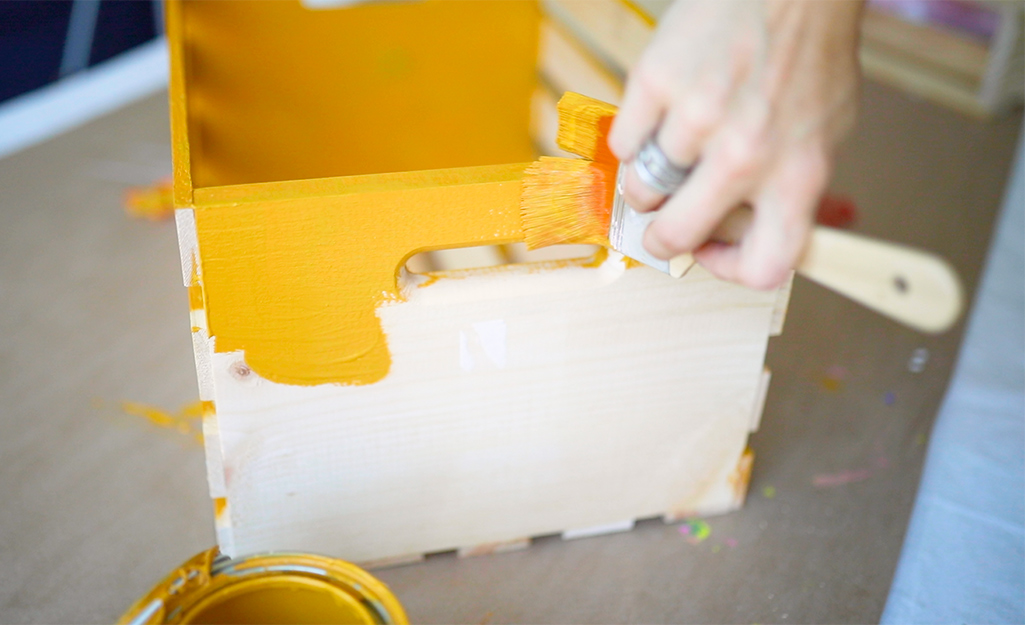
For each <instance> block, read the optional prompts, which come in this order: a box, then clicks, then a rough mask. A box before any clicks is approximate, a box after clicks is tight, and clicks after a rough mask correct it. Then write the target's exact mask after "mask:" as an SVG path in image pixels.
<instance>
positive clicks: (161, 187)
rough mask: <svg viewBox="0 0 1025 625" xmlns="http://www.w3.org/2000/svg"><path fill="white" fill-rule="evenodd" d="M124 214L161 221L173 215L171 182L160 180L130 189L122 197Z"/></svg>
mask: <svg viewBox="0 0 1025 625" xmlns="http://www.w3.org/2000/svg"><path fill="white" fill-rule="evenodd" d="M123 204H124V208H125V212H126V213H128V214H129V215H130V216H132V217H137V218H142V219H149V220H150V221H162V220H164V219H169V218H170V217H171V216H173V215H174V203H173V201H172V198H171V181H170V180H161V181H160V182H155V183H153V184H151V185H146V186H142V187H131V188H129V189H128V190H127V191H125V195H124V202H123Z"/></svg>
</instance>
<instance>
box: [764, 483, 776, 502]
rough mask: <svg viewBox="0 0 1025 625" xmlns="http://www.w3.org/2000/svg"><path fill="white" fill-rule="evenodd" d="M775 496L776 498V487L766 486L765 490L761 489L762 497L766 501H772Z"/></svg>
mask: <svg viewBox="0 0 1025 625" xmlns="http://www.w3.org/2000/svg"><path fill="white" fill-rule="evenodd" d="M775 496H776V487H775V486H766V487H765V488H763V489H762V497H765V498H766V499H772V498H773V497H775Z"/></svg>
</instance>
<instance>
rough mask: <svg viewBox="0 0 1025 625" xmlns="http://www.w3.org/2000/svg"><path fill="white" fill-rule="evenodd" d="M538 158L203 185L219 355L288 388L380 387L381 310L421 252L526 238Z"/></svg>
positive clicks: (384, 357)
mask: <svg viewBox="0 0 1025 625" xmlns="http://www.w3.org/2000/svg"><path fill="white" fill-rule="evenodd" d="M526 167H527V164H526V163H523V164H516V165H496V166H486V167H468V168H459V169H450V170H434V171H425V172H408V173H402V174H378V175H368V176H351V177H344V178H331V179H321V180H308V181H299V182H286V183H268V184H255V185H242V186H238V187H225V188H219V189H197V190H196V191H195V199H196V204H197V205H196V210H195V215H196V231H197V234H198V238H199V245H200V251H201V254H200V255H201V258H202V272H201V282H202V289H203V297H204V300H205V304H206V306H205V308H206V313H207V324H208V331H209V333H210V336H212V337H214V348H215V350H216V351H217V352H221V353H224V352H233V351H236V350H242V351H244V352H245V361H246V364H247V365H248V367H249V368H251V369H252V370H253V371H255V372H257V373H258V374H259V375H261V376H262V377H264V378H266V379H268V380H272V381H274V382H280V383H284V384H297V385H314V384H324V383H342V384H370V383H373V382H376V381H378V380H380V379H382V378H384V376H385V375H387V373H388V369H389V366H390V362H391V359H390V355H389V352H388V347H387V344H386V340H385V337H384V333H383V331H382V329H381V325H380V321H379V320H378V318H377V315H376V309H377V308H378V306H381V305H382V304H386V303H389V302H395V301H401V299H402V295H401V292H400V289H399V285H398V271H399V268H400V267H401V266H403V265H404V264H405V261H406V259H407V258H409V257H410V256H412V255H413V254H415V253H418V252H421V251H429V250H435V249H445V248H452V247H463V246H472V245H485V244H492V245H495V244H503V243H513V242H516V241H520V240H522V238H523V229H522V223H521V219H520V210H519V200H520V192H521V185H520V181H521V179H522V177H523V172H524V170H525V169H526Z"/></svg>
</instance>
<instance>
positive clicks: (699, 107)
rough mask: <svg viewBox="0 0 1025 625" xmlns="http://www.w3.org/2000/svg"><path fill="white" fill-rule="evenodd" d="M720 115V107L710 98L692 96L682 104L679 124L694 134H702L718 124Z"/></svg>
mask: <svg viewBox="0 0 1025 625" xmlns="http://www.w3.org/2000/svg"><path fill="white" fill-rule="evenodd" d="M721 116H722V107H720V106H719V105H718V104H717V103H716V102H715V101H714V100H713V99H712V98H708V97H705V96H697V97H692V98H689V99H688V100H687V101H686V103H685V104H684V105H683V111H682V115H681V118H682V119H681V125H682V126H683V127H684V128H686V129H687V130H688V131H689V132H690V133H691V134H693V135H695V136H704V135H707V134H708V133H710V132H711V131H712V129H714V128H715V127H716V126H717V125H718V124H719V120H720V119H721Z"/></svg>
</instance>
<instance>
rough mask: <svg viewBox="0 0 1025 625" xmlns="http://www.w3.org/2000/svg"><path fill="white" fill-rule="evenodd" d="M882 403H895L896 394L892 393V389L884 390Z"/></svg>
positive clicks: (888, 404)
mask: <svg viewBox="0 0 1025 625" xmlns="http://www.w3.org/2000/svg"><path fill="white" fill-rule="evenodd" d="M883 403H885V404H886V405H887V406H892V405H894V404H895V403H897V396H896V395H894V394H893V391H886V394H885V395H883Z"/></svg>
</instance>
